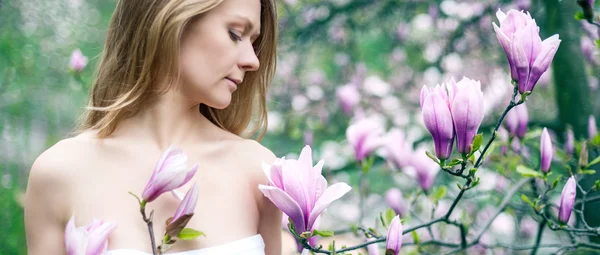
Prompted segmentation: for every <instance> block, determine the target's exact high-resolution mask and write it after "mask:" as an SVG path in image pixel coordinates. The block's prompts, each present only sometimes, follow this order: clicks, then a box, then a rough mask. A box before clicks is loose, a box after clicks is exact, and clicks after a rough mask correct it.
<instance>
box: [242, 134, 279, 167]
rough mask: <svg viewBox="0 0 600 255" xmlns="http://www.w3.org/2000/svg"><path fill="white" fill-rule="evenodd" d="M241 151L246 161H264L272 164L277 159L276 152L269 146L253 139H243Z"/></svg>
mask: <svg viewBox="0 0 600 255" xmlns="http://www.w3.org/2000/svg"><path fill="white" fill-rule="evenodd" d="M238 148H239V150H240V151H239V153H240V154H241V155H240V156H242V158H243V159H244V160H247V161H246V162H248V163H250V164H252V163H253V162H255V163H256V164H259V165H261V163H262V162H264V163H267V164H271V163H273V161H274V160H275V158H276V156H275V154H274V153H273V152H272V151H271V150H269V149H268V148H267V147H265V146H263V145H262V144H260V143H259V142H257V141H255V140H252V139H243V140H241V141H240V142H239V147H238Z"/></svg>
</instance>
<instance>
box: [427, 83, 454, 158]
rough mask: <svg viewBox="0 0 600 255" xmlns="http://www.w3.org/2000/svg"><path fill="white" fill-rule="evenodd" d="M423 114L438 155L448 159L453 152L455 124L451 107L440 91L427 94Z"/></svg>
mask: <svg viewBox="0 0 600 255" xmlns="http://www.w3.org/2000/svg"><path fill="white" fill-rule="evenodd" d="M422 116H423V122H424V123H425V127H426V128H427V130H428V131H429V133H431V136H432V137H433V141H434V144H435V150H436V155H437V156H438V158H440V159H447V158H448V157H450V154H451V153H452V143H453V139H454V125H453V122H452V114H451V112H450V108H449V106H448V104H447V102H445V101H444V100H443V97H442V95H440V93H439V92H436V91H434V92H432V93H430V94H429V95H428V96H427V98H426V99H425V103H424V104H423V110H422Z"/></svg>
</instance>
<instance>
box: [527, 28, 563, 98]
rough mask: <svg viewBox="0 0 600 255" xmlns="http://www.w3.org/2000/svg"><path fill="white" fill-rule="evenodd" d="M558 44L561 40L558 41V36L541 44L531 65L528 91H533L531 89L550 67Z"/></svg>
mask: <svg viewBox="0 0 600 255" xmlns="http://www.w3.org/2000/svg"><path fill="white" fill-rule="evenodd" d="M560 42H561V40H560V39H558V35H553V36H551V37H549V38H547V39H546V40H544V41H543V42H542V46H541V49H540V53H539V54H538V55H537V56H536V58H535V61H533V64H532V65H531V77H530V78H529V82H528V84H527V86H528V88H529V89H530V90H533V87H534V86H535V84H536V83H537V81H538V80H539V79H540V77H541V76H542V74H544V73H545V72H546V71H547V70H548V67H550V63H552V59H554V55H555V54H556V51H557V50H558V46H560Z"/></svg>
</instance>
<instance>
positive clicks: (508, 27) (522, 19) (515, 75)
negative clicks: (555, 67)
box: [494, 10, 560, 94]
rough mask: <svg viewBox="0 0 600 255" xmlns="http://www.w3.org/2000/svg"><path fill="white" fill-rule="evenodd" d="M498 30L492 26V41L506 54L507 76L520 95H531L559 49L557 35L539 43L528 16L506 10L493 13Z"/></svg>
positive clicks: (538, 35) (533, 24)
mask: <svg viewBox="0 0 600 255" xmlns="http://www.w3.org/2000/svg"><path fill="white" fill-rule="evenodd" d="M496 17H498V21H500V27H498V26H497V25H496V23H494V30H495V31H496V37H498V41H500V45H502V48H503V49H504V52H505V53H506V57H507V58H508V63H509V64H510V74H511V77H512V79H513V80H515V81H518V83H519V92H520V93H521V94H523V93H525V92H527V91H533V88H534V86H535V84H536V83H537V81H538V80H539V79H540V76H542V74H543V73H544V72H546V70H548V67H550V63H551V62H552V59H554V54H556V51H557V50H558V46H559V45H560V39H558V35H553V36H551V37H549V38H548V39H546V40H544V41H542V39H541V38H540V28H539V27H538V26H537V24H536V23H535V20H534V19H533V18H531V15H530V14H529V13H527V14H525V13H524V12H522V11H517V10H510V11H508V12H507V13H506V14H505V13H504V12H502V11H501V10H498V12H496Z"/></svg>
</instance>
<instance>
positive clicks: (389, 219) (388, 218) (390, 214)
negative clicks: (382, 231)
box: [385, 208, 396, 226]
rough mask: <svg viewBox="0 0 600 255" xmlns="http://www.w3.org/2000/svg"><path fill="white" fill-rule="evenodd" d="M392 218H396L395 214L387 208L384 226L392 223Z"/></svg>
mask: <svg viewBox="0 0 600 255" xmlns="http://www.w3.org/2000/svg"><path fill="white" fill-rule="evenodd" d="M394 217H396V213H395V212H394V210H392V209H391V208H388V209H387V211H385V223H386V225H388V226H389V225H390V223H391V222H392V220H393V219H394Z"/></svg>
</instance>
